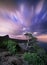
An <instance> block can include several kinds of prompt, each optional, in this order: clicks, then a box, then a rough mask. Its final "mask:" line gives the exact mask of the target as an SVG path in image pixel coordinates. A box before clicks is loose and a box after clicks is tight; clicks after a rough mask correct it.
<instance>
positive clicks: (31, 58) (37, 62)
mask: <svg viewBox="0 0 47 65" xmlns="http://www.w3.org/2000/svg"><path fill="white" fill-rule="evenodd" d="M23 58H24V60H25V61H27V62H28V64H29V65H30V64H32V65H45V64H46V63H45V62H44V59H42V58H41V57H40V56H39V55H38V54H37V53H30V52H28V53H27V52H26V53H24V54H23Z"/></svg>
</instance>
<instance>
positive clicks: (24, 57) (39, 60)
mask: <svg viewBox="0 0 47 65" xmlns="http://www.w3.org/2000/svg"><path fill="white" fill-rule="evenodd" d="M31 37H32V36H31ZM46 45H47V44H46ZM46 45H45V43H42V42H37V39H36V38H34V37H32V38H31V39H29V40H21V39H20V40H18V39H11V38H9V36H8V35H7V36H4V37H0V65H47V46H46Z"/></svg>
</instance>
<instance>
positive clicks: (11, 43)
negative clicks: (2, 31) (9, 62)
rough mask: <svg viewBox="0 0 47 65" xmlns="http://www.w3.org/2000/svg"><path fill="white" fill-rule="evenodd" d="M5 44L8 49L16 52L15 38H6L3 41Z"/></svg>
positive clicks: (12, 52) (13, 52)
mask: <svg viewBox="0 0 47 65" xmlns="http://www.w3.org/2000/svg"><path fill="white" fill-rule="evenodd" d="M3 44H4V46H6V47H7V49H8V51H10V52H11V54H15V53H16V42H15V41H13V40H4V41H3Z"/></svg>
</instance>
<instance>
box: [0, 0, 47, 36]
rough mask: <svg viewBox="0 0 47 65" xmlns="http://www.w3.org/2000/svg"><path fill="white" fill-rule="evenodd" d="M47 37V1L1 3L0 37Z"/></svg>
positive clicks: (28, 0) (30, 0) (4, 1)
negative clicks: (26, 35) (30, 34)
mask: <svg viewBox="0 0 47 65" xmlns="http://www.w3.org/2000/svg"><path fill="white" fill-rule="evenodd" d="M25 32H31V33H32V34H33V35H35V36H37V35H42V34H43V35H47V0H2V1H0V36H3V35H9V36H15V35H19V34H23V33H25Z"/></svg>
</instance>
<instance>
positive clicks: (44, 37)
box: [36, 34, 47, 42]
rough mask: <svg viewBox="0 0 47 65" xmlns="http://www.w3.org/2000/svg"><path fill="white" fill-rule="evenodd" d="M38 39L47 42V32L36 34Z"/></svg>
mask: <svg viewBox="0 0 47 65" xmlns="http://www.w3.org/2000/svg"><path fill="white" fill-rule="evenodd" d="M36 38H37V40H38V41H41V42H47V34H43V35H39V36H36Z"/></svg>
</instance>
